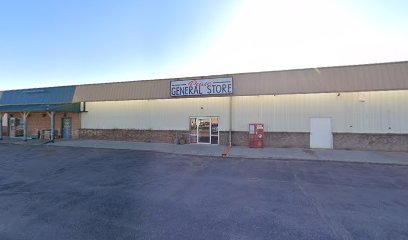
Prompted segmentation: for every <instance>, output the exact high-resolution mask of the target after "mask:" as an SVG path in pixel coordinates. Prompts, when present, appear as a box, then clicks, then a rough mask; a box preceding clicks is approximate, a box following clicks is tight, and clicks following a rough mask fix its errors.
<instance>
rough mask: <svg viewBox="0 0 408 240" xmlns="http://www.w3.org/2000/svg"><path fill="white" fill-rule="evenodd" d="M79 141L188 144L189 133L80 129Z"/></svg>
mask: <svg viewBox="0 0 408 240" xmlns="http://www.w3.org/2000/svg"><path fill="white" fill-rule="evenodd" d="M79 137H80V138H81V139H103V140H108V139H109V140H124V141H140V142H157V143H175V142H176V139H178V140H179V141H180V143H189V131H177V130H135V129H80V130H79Z"/></svg>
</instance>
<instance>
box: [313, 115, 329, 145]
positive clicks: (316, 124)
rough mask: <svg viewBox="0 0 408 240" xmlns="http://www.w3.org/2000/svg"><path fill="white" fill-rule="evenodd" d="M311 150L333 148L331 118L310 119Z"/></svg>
mask: <svg viewBox="0 0 408 240" xmlns="http://www.w3.org/2000/svg"><path fill="white" fill-rule="evenodd" d="M310 148H329V149H331V148H333V134H332V127H331V118H311V119H310Z"/></svg>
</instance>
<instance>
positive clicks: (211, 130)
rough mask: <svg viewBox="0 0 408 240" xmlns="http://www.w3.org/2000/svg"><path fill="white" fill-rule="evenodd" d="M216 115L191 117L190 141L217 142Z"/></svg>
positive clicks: (217, 120)
mask: <svg viewBox="0 0 408 240" xmlns="http://www.w3.org/2000/svg"><path fill="white" fill-rule="evenodd" d="M218 122H219V118H218V117H191V118H190V143H204V144H218V139H219V132H218Z"/></svg>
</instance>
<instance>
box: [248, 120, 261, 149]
mask: <svg viewBox="0 0 408 240" xmlns="http://www.w3.org/2000/svg"><path fill="white" fill-rule="evenodd" d="M263 146H264V125H263V124H260V123H251V124H249V147H250V148H263Z"/></svg>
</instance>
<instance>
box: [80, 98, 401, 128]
mask: <svg viewBox="0 0 408 240" xmlns="http://www.w3.org/2000/svg"><path fill="white" fill-rule="evenodd" d="M407 103H408V91H378V92H360V93H341V94H340V95H339V96H338V94H337V93H319V94H293V95H277V96H273V95H263V96H242V97H233V101H232V104H233V111H232V113H233V118H232V124H233V130H234V131H247V129H248V124H249V123H264V124H265V130H266V131H270V132H271V131H274V132H308V131H309V119H310V118H311V117H330V118H332V126H333V132H350V133H408V106H407ZM201 108H202V109H201ZM87 110H88V113H83V115H82V127H83V128H101V129H112V128H132V129H153V130H172V129H174V130H187V129H188V117H190V116H220V118H221V119H220V121H221V123H220V130H221V131H228V129H229V126H228V121H229V118H228V114H229V111H228V110H229V100H228V97H218V98H217V97H212V98H183V99H161V100H132V101H115V102H90V103H87Z"/></svg>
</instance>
